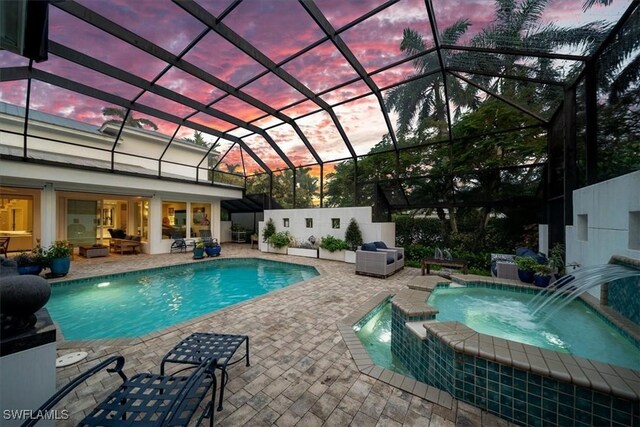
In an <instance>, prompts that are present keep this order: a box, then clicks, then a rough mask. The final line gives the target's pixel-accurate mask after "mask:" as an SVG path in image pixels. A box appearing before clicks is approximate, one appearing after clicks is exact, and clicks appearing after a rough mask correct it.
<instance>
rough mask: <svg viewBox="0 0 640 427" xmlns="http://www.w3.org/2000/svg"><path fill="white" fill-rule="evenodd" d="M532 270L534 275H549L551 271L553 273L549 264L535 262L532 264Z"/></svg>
mask: <svg viewBox="0 0 640 427" xmlns="http://www.w3.org/2000/svg"><path fill="white" fill-rule="evenodd" d="M533 271H534V273H535V274H536V276H543V277H544V276H551V273H553V267H551V266H550V265H549V264H537V265H534V266H533Z"/></svg>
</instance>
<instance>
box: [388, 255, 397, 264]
mask: <svg viewBox="0 0 640 427" xmlns="http://www.w3.org/2000/svg"><path fill="white" fill-rule="evenodd" d="M394 262H395V259H394V258H393V255H387V265H389V264H393V263H394Z"/></svg>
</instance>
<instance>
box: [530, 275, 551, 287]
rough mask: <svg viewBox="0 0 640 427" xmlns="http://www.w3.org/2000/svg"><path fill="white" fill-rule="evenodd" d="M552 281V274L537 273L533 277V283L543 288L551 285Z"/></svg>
mask: <svg viewBox="0 0 640 427" xmlns="http://www.w3.org/2000/svg"><path fill="white" fill-rule="evenodd" d="M550 281H551V276H538V275H535V276H534V278H533V284H534V285H536V286H539V287H541V288H546V287H547V286H549V282H550Z"/></svg>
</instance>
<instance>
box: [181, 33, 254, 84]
mask: <svg viewBox="0 0 640 427" xmlns="http://www.w3.org/2000/svg"><path fill="white" fill-rule="evenodd" d="M184 59H185V60H186V61H188V62H190V63H192V64H193V65H195V66H196V67H199V68H202V69H203V70H205V71H207V72H208V73H210V74H212V75H214V76H216V77H218V78H219V79H221V80H224V81H225V82H227V83H229V84H230V85H232V86H239V85H240V84H241V83H244V82H246V81H247V80H249V79H250V78H252V77H254V76H256V75H258V74H260V73H262V72H263V71H264V70H265V68H264V67H263V66H261V65H260V64H258V63H257V62H256V61H254V60H253V59H251V58H250V57H249V56H248V55H246V54H245V53H244V52H242V51H241V50H240V49H238V48H237V47H235V46H234V45H232V44H231V43H229V42H228V41H226V40H225V39H224V38H222V37H221V36H219V35H218V34H216V33H214V32H209V33H208V34H207V35H206V36H205V37H204V38H203V39H202V40H200V41H199V42H198V43H197V44H196V45H195V46H194V47H193V48H192V49H191V50H189V52H188V53H187V54H186V55H185V56H184Z"/></svg>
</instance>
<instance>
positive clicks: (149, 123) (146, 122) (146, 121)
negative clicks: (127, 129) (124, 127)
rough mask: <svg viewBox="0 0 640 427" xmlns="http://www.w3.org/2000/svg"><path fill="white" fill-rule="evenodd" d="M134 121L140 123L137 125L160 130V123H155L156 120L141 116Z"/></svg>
mask: <svg viewBox="0 0 640 427" xmlns="http://www.w3.org/2000/svg"><path fill="white" fill-rule="evenodd" d="M133 121H134V123H138V126H137V127H142V126H149V127H150V128H152V129H153V130H158V125H157V124H155V123H154V122H152V121H151V120H149V119H145V118H140V119H134V120H133Z"/></svg>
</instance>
